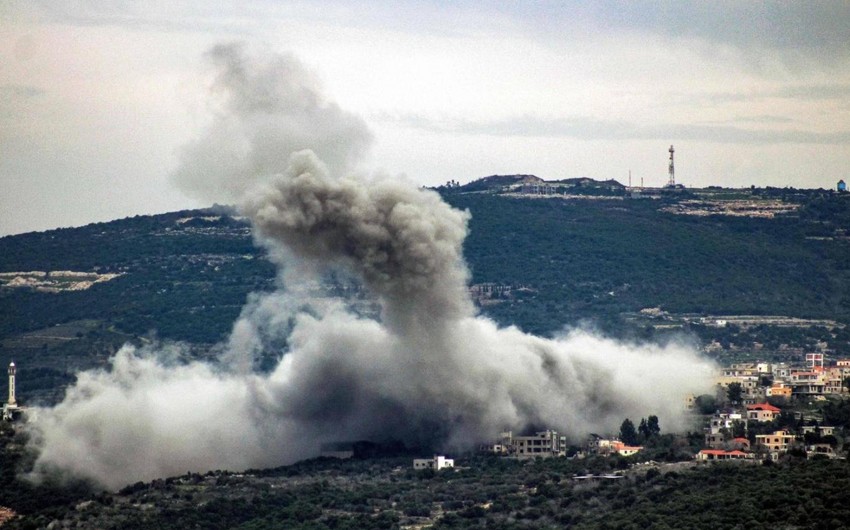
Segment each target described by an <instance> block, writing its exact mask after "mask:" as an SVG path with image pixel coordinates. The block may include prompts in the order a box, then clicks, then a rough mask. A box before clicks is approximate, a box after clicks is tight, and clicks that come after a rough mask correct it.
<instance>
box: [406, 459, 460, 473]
mask: <svg viewBox="0 0 850 530" xmlns="http://www.w3.org/2000/svg"><path fill="white" fill-rule="evenodd" d="M447 467H455V461H454V460H452V459H451V458H446V457H444V456H437V455H434V457H433V458H414V459H413V469H416V470H422V469H433V470H434V471H439V470H441V469H445V468H447Z"/></svg>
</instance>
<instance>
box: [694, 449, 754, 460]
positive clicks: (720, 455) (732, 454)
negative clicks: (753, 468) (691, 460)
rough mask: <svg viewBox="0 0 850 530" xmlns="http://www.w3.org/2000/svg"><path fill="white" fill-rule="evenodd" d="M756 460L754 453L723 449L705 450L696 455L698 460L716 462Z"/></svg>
mask: <svg viewBox="0 0 850 530" xmlns="http://www.w3.org/2000/svg"><path fill="white" fill-rule="evenodd" d="M751 458H754V455H753V454H752V453H745V452H743V451H738V450H734V451H725V450H723V449H703V450H702V451H700V452H699V453H697V455H696V459H697V460H702V461H714V460H748V459H751Z"/></svg>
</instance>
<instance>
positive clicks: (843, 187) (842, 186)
mask: <svg viewBox="0 0 850 530" xmlns="http://www.w3.org/2000/svg"><path fill="white" fill-rule="evenodd" d="M835 188H836V189H837V190H838V191H842V192H844V191H847V184H846V183H845V182H844V179H841V180H839V181H838V185H837V186H836V187H835Z"/></svg>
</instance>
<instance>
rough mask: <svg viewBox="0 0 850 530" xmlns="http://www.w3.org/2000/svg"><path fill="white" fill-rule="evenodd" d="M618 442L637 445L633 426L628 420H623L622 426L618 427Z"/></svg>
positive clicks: (636, 435) (636, 436)
mask: <svg viewBox="0 0 850 530" xmlns="http://www.w3.org/2000/svg"><path fill="white" fill-rule="evenodd" d="M620 440H622V441H623V442H624V443H626V444H628V445H637V443H638V433H637V431H636V430H635V424H634V423H632V420H630V419H629V418H626V419H624V420H623V423H622V425H620Z"/></svg>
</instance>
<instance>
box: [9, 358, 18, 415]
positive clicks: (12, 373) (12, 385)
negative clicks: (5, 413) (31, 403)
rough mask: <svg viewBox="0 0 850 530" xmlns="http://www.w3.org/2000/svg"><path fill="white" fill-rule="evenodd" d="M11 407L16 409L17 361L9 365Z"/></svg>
mask: <svg viewBox="0 0 850 530" xmlns="http://www.w3.org/2000/svg"><path fill="white" fill-rule="evenodd" d="M9 406H10V407H15V406H17V403H16V402H15V361H12V362H10V363H9Z"/></svg>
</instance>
